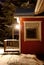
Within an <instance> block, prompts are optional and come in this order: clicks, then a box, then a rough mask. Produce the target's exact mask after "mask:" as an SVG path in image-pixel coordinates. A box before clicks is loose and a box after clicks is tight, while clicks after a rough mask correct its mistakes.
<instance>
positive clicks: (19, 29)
mask: <svg viewBox="0 0 44 65" xmlns="http://www.w3.org/2000/svg"><path fill="white" fill-rule="evenodd" d="M19 25H20V23H19ZM19 50H20V51H19V52H20V53H21V25H20V29H19Z"/></svg>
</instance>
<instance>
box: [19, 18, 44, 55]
mask: <svg viewBox="0 0 44 65" xmlns="http://www.w3.org/2000/svg"><path fill="white" fill-rule="evenodd" d="M24 21H25V22H26V21H42V31H41V36H42V41H24ZM20 24H21V53H32V54H44V18H22V17H20Z"/></svg>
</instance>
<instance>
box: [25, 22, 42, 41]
mask: <svg viewBox="0 0 44 65" xmlns="http://www.w3.org/2000/svg"><path fill="white" fill-rule="evenodd" d="M41 22H42V21H27V22H25V21H24V41H41V40H42V38H41ZM27 23H28V24H29V23H38V24H39V30H38V31H39V32H40V33H38V35H39V38H38V39H27V38H26V27H25V24H27Z"/></svg>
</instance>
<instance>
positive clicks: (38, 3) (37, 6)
mask: <svg viewBox="0 0 44 65" xmlns="http://www.w3.org/2000/svg"><path fill="white" fill-rule="evenodd" d="M43 2H44V0H37V4H36V7H35V11H34V12H35V14H38V13H40V12H41V10H40V9H41V8H42V4H44V3H43ZM42 12H43V11H42Z"/></svg>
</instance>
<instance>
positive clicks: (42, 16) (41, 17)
mask: <svg viewBox="0 0 44 65" xmlns="http://www.w3.org/2000/svg"><path fill="white" fill-rule="evenodd" d="M15 17H19V18H44V16H15Z"/></svg>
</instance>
